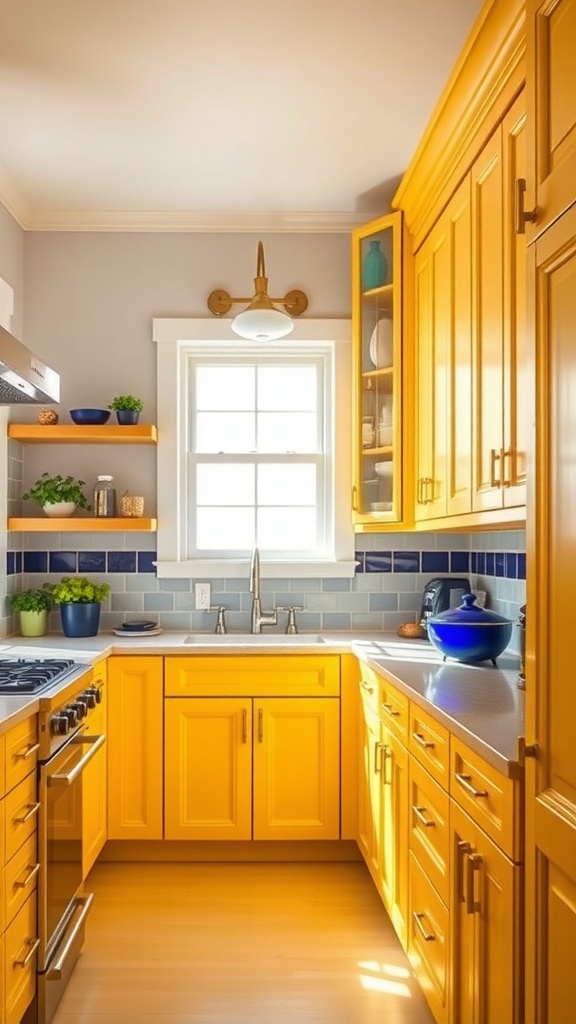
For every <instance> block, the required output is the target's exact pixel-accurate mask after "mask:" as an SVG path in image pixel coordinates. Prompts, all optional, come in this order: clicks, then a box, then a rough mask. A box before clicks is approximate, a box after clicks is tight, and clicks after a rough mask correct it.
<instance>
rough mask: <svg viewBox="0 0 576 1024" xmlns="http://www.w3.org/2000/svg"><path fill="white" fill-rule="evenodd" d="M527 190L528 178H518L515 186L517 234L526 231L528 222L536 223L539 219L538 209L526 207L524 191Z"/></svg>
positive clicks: (515, 224)
mask: <svg viewBox="0 0 576 1024" xmlns="http://www.w3.org/2000/svg"><path fill="white" fill-rule="evenodd" d="M525 192H526V178H516V182H515V187H514V228H515V231H516V234H517V235H523V234H524V233H525V231H526V222H527V221H528V223H530V224H534V223H535V222H536V220H537V219H538V209H537V207H535V208H534V209H533V210H525V209H524V193H525Z"/></svg>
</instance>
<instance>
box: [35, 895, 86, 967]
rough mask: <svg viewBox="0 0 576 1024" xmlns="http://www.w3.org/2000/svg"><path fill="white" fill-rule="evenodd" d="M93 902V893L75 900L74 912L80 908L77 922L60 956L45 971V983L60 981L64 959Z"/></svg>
mask: <svg viewBox="0 0 576 1024" xmlns="http://www.w3.org/2000/svg"><path fill="white" fill-rule="evenodd" d="M93 900H94V893H92V892H90V893H88V894H87V895H86V896H79V897H78V899H77V900H76V906H75V907H74V910H75V911H76V909H77V908H78V907H80V908H81V910H80V913H79V915H78V920H77V921H76V924H75V925H74V927H73V929H72V931H71V933H70V935H69V936H68V938H67V939H66V942H65V943H64V946H63V948H62V950H61V952H60V956H59V957H58V959H57V960H56V962H55V964H54V966H53V967H50V968H49V970H48V971H47V973H46V980H47V981H62V972H63V970H64V965H65V963H66V959H67V957H68V954H69V952H70V950H71V949H72V946H73V945H74V942H75V940H76V937H77V935H78V932H79V931H80V929H81V928H82V926H83V924H84V921H85V920H86V918H87V917H88V914H89V913H90V907H91V906H92V902H93Z"/></svg>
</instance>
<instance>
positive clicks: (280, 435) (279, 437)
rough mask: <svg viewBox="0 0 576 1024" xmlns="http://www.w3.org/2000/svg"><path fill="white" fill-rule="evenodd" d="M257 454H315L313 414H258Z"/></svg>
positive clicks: (316, 438) (314, 422)
mask: <svg viewBox="0 0 576 1024" xmlns="http://www.w3.org/2000/svg"><path fill="white" fill-rule="evenodd" d="M257 450H258V451H259V452H317V451H318V434H317V427H316V416H315V414H314V413H306V412H303V413H299V412H295V413H292V412H272V413H269V412H264V413H259V414H258V449H257Z"/></svg>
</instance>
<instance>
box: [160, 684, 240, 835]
mask: <svg viewBox="0 0 576 1024" xmlns="http://www.w3.org/2000/svg"><path fill="white" fill-rule="evenodd" d="M164 751H165V761H164V770H165V795H164V837H165V838H166V839H251V838H252V701H251V699H250V698H249V697H171V698H169V699H168V700H166V702H165V712H164Z"/></svg>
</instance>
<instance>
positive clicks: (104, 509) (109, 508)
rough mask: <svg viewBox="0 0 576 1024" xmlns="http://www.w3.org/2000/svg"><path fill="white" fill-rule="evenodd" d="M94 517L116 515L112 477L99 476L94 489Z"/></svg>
mask: <svg viewBox="0 0 576 1024" xmlns="http://www.w3.org/2000/svg"><path fill="white" fill-rule="evenodd" d="M94 515H95V516H102V517H106V516H108V517H111V516H115V515H116V489H115V487H114V477H113V476H106V475H104V474H103V475H101V476H99V477H98V478H97V480H96V486H95V487H94Z"/></svg>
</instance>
